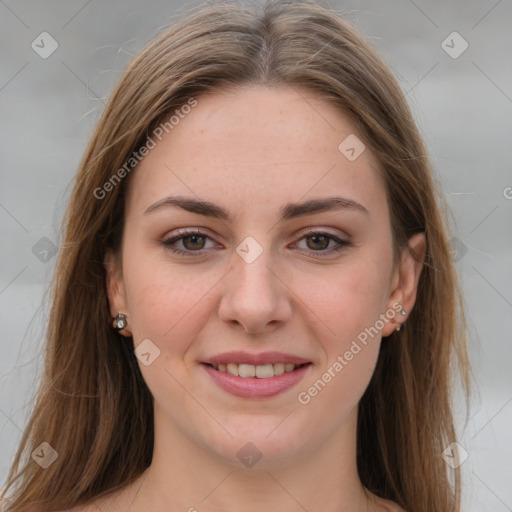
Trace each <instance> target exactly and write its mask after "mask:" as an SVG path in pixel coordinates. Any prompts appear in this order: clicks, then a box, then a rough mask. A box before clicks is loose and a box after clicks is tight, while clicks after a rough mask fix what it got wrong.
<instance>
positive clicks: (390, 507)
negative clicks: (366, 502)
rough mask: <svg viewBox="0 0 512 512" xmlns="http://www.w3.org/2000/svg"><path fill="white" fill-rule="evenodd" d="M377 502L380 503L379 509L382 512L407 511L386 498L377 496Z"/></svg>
mask: <svg viewBox="0 0 512 512" xmlns="http://www.w3.org/2000/svg"><path fill="white" fill-rule="evenodd" d="M375 498H376V499H375V502H376V503H377V504H378V505H379V511H381V512H406V511H405V510H404V509H403V508H402V507H400V506H399V505H398V504H397V503H395V502H394V501H390V500H386V499H384V498H379V497H377V496H375Z"/></svg>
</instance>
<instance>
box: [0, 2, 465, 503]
mask: <svg viewBox="0 0 512 512" xmlns="http://www.w3.org/2000/svg"><path fill="white" fill-rule="evenodd" d="M246 83H252V84H261V85H268V86H272V85H283V84H284V85H288V86H290V87H297V88H298V89H299V88H300V89H302V90H303V89H307V90H309V91H312V92H315V93H317V94H318V95H320V96H321V97H323V98H325V99H326V100H328V101H330V102H332V103H333V105H336V107H337V108H339V109H341V110H342V111H343V112H345V114H347V115H349V116H350V117H351V119H352V120H353V122H354V123H356V124H357V127H358V130H359V131H360V133H361V134H362V135H363V136H364V139H365V143H366V144H367V145H368V146H369V147H370V148H371V150H372V151H373V152H374V154H375V155H376V156H377V159H378V160H379V162H380V164H381V172H382V177H383V180H384V183H385V187H386V194H387V198H388V201H389V206H390V211H391V223H392V226H393V239H394V244H395V250H396V251H397V253H400V251H402V250H407V241H408V239H409V238H410V237H411V236H412V235H413V234H415V233H417V232H424V233H425V234H426V238H427V253H426V259H425V264H424V268H423V271H422V274H421V278H420V282H419V289H418V295H417V302H416V305H415V307H414V309H413V311H412V312H411V314H410V317H409V319H408V321H407V323H406V325H405V326H404V328H403V329H402V330H401V331H400V332H399V333H395V334H393V335H392V340H390V342H389V343H384V344H383V346H382V349H381V353H380V356H379V360H378V363H377V368H376V370H375V373H374V376H373V378H372V380H371V382H370V385H369V387H368V388H367V390H366V392H365V394H364V396H363V398H362V400H361V401H360V405H359V423H358V432H357V463H358V471H359V475H360V478H361V481H362V483H363V484H364V485H365V486H366V487H367V488H368V489H369V490H370V491H372V492H373V493H375V494H377V495H379V496H381V497H384V498H387V499H390V500H393V501H395V502H397V503H398V504H399V505H400V506H402V507H403V508H404V509H405V510H407V511H408V512H434V511H437V512H450V511H453V512H455V511H458V510H459V509H460V482H459V472H458V470H451V469H450V468H448V467H447V465H446V464H445V463H444V461H443V459H442V457H441V453H442V452H443V450H444V449H445V448H446V447H447V445H449V444H450V443H451V442H453V441H454V440H455V433H454V426H453V419H452V413H451V408H450V392H451V382H452V378H451V377H452V372H453V371H455V369H457V368H458V370H460V371H461V374H462V377H463V379H462V381H463V384H464V385H465V389H466V390H467V383H468V362H467V357H466V349H465V338H464V333H465V331H464V318H463V314H462V306H461V300H460V292H459V287H458V284H457V280H456V275H455V271H454V266H453V263H452V261H451V257H450V249H449V243H448V239H447V230H446V220H445V219H444V214H443V213H442V212H443V208H444V207H443V206H442V203H440V202H439V194H438V192H437V188H436V186H435V183H434V182H433V179H432V174H431V169H430V164H429V160H428V158H427V156H426V155H427V153H426V149H425V147H424V145H423V142H422V140H421V137H420V135H419V133H418V130H417V128H416V126H415V123H414V120H413V118H412V116H411V113H410V111H409V108H408V106H407V103H406V101H405V98H404V95H403V93H402V91H401V90H400V88H399V86H398V85H397V83H396V81H395V80H394V78H393V77H392V75H391V74H390V72H389V71H388V69H387V68H386V66H385V65H384V64H383V63H382V62H381V60H380V59H379V57H378V56H377V55H376V53H375V51H374V50H373V49H372V48H371V47H370V46H369V45H368V44H367V43H366V42H365V40H364V39H363V38H362V37H361V36H360V35H359V34H358V32H357V31H356V30H355V29H354V28H353V27H352V26H351V25H350V24H349V23H348V22H347V21H345V20H344V19H342V17H340V16H339V14H336V13H334V12H331V11H330V10H329V9H327V8H324V7H321V6H319V5H317V4H315V3H309V2H289V3H287V2H271V3H267V4H266V5H264V6H262V7H248V6H243V5H240V4H237V3H220V4H217V5H214V6H205V7H201V8H199V9H196V10H194V11H192V12H191V13H189V14H188V15H187V16H186V17H185V18H184V19H183V20H182V21H181V22H180V23H178V24H177V25H175V26H173V27H172V28H170V29H167V30H166V31H164V32H163V33H162V34H160V35H159V36H158V37H156V39H155V40H154V41H153V42H152V43H150V44H149V45H148V46H147V47H146V48H145V49H144V51H142V52H141V53H140V54H139V55H138V56H137V57H136V58H135V60H134V61H133V62H132V64H131V65H130V66H129V67H128V69H127V70H126V71H125V73H124V75H123V76H122V78H121V80H120V82H119V83H118V85H117V87H116V88H115V90H114V92H113V94H112V95H111V97H110V99H109V101H108V104H107V106H106V108H105V111H104V112H103V115H102V118H101V119H100V121H99V123H98V125H97V127H96V129H95V131H94V133H93V135H92V138H91V141H90V143H89V145H88V147H87V150H86V152H85V155H84V157H83V160H82V163H81V165H80V168H79V170H78V172H77V175H76V181H75V184H74V189H73V193H72V197H71V200H70V203H69V207H68V210H67V213H66V216H65V219H64V220H65V223H64V226H65V231H64V237H63V242H62V245H61V247H60V254H59V258H58V262H57V266H56V272H55V275H54V281H53V287H52V290H53V292H52V296H51V301H52V307H51V314H50V319H49V327H48V332H47V340H46V346H45V366H44V375H43V377H42V381H41V384H40V388H39V391H38V394H37V399H36V403H35V407H34V409H33V413H32V416H31V418H30V421H29V422H28V425H27V427H26V430H25V433H24V436H23V438H22V440H21V443H20V446H19V449H18V452H17V454H16V456H15V459H14V462H13V465H12V468H11V471H10V473H9V477H8V481H7V486H6V488H5V492H6V494H5V497H6V498H8V506H7V510H8V511H11V512H18V511H26V510H36V509H37V510H61V509H69V508H72V507H73V506H75V505H77V504H82V503H86V502H88V501H91V500H92V499H93V498H95V497H97V496H98V495H100V494H102V493H106V492H108V491H110V490H113V489H117V488H120V487H122V486H124V485H127V484H128V483H130V482H132V481H133V480H134V479H135V478H137V477H138V476H140V475H141V473H142V472H143V471H144V470H145V469H146V468H147V467H148V466H149V464H150V463H151V458H152V451H153V403H152V396H151V394H150V392H149V390H148V388H147V386H146V384H145V382H144V380H143V378H142V375H141V373H140V370H139V367H138V365H137V362H136V358H135V356H134V354H133V344H129V343H126V342H122V341H121V340H120V339H119V336H120V335H119V334H118V333H116V332H114V331H113V330H112V328H111V319H110V315H109V306H108V300H107V295H106V288H105V268H104V258H105V253H106V251H107V249H108V248H113V249H117V248H118V246H119V242H120V237H121V231H122V224H123V216H124V197H125V195H126V187H127V186H128V183H129V182H130V172H129V171H130V170H131V169H130V170H128V171H127V167H126V162H127V161H129V159H130V157H131V156H133V153H134V152H137V150H138V149H139V148H140V147H141V146H143V145H144V144H145V143H146V142H147V140H148V139H147V138H148V135H149V134H151V133H152V130H154V128H155V127H156V126H157V125H158V123H159V122H161V120H162V119H164V118H167V117H168V116H169V115H171V114H172V113H173V112H174V111H175V110H176V109H179V108H181V107H183V105H185V104H186V103H187V102H190V100H191V98H193V99H194V100H196V101H200V95H201V94H202V93H204V92H207V91H213V90H215V89H222V88H223V87H230V86H237V85H241V84H246ZM123 166H124V169H125V171H127V172H125V173H124V174H126V177H124V178H123V179H120V180H117V181H115V183H113V182H112V181H110V183H111V184H112V183H113V184H112V186H111V187H107V188H108V190H107V189H106V188H105V187H104V184H105V183H106V182H108V181H109V180H112V176H113V175H114V174H115V173H116V171H117V170H118V169H121V168H123ZM131 172H136V170H133V171H131ZM121 174H122V173H121ZM124 174H123V176H124ZM119 176H120V175H119V174H118V177H119ZM98 190H102V192H101V193H100V192H98ZM100 196H101V197H100ZM457 361H458V365H457V366H454V364H453V363H454V362H457ZM42 442H47V443H49V444H50V445H51V446H52V447H53V448H54V449H55V450H56V451H57V453H58V458H57V460H56V461H55V462H54V463H53V464H51V465H50V466H49V467H48V468H47V469H42V468H41V467H40V466H39V465H38V464H36V463H35V462H34V461H33V460H31V458H30V454H31V452H32V451H33V450H34V449H35V448H36V447H37V446H39V445H40V444H41V443H42ZM450 473H452V474H450ZM7 491H11V495H10V496H7ZM35 507H37V508H35Z"/></svg>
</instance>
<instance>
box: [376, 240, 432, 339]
mask: <svg viewBox="0 0 512 512" xmlns="http://www.w3.org/2000/svg"><path fill="white" fill-rule="evenodd" d="M426 250H427V242H426V238H425V233H416V234H415V235H413V236H412V237H411V238H410V239H409V243H408V247H407V248H405V249H404V250H403V252H402V255H401V258H400V264H399V266H398V267H397V268H396V269H395V272H394V275H393V280H392V286H391V292H390V296H389V301H388V302H389V304H388V307H390V308H393V304H397V303H398V304H399V305H400V308H401V310H402V311H405V314H402V313H401V312H400V314H398V315H397V316H396V318H395V321H394V322H393V323H391V322H390V323H389V324H387V325H386V327H385V328H384V329H383V331H382V335H383V336H389V335H390V334H392V333H393V331H394V330H397V327H399V325H401V324H402V323H404V322H405V321H406V319H407V315H408V314H409V313H410V312H411V310H412V309H413V307H414V303H415V302H416V295H417V292H418V283H419V280H420V276H421V271H422V270H423V264H424V261H425V255H426Z"/></svg>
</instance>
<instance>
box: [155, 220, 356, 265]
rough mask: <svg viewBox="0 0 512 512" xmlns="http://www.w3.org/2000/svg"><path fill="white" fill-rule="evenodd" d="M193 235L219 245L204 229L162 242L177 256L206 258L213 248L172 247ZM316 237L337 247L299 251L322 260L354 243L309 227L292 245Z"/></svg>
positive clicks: (187, 230) (186, 231)
mask: <svg viewBox="0 0 512 512" xmlns="http://www.w3.org/2000/svg"><path fill="white" fill-rule="evenodd" d="M193 235H198V236H200V237H203V238H205V239H209V240H211V241H212V242H214V243H215V244H218V242H217V241H216V240H214V239H213V238H212V237H211V236H210V235H209V234H208V233H207V230H205V229H204V228H179V229H177V230H175V233H174V234H172V235H170V236H165V237H163V239H162V240H161V243H162V244H163V245H164V246H169V250H170V251H171V252H173V253H175V254H182V255H189V256H196V257H199V256H204V255H205V254H207V253H208V252H210V249H211V248H207V249H199V250H197V251H193V250H183V249H178V248H176V247H174V248H172V247H171V246H172V245H173V244H175V243H177V242H179V241H180V240H183V239H184V238H187V237H188V236H193ZM315 235H317V236H325V237H327V238H330V239H331V240H332V241H334V242H335V243H336V244H337V246H335V247H331V248H330V249H327V250H320V251H315V250H312V249H309V250H308V249H299V250H300V251H302V252H308V253H309V254H310V255H313V254H314V255H315V257H317V258H322V257H328V256H330V255H332V254H333V253H337V252H340V251H342V250H343V249H345V248H346V247H348V246H350V245H352V242H350V240H347V239H344V238H343V237H340V236H338V235H335V234H333V233H331V232H329V231H328V230H327V229H325V228H313V227H309V228H306V229H304V230H302V231H299V233H298V234H297V235H296V237H295V238H296V241H295V242H293V243H292V244H291V245H294V244H297V243H298V242H300V241H301V240H302V239H304V238H307V237H308V236H315ZM218 245H220V244H218ZM217 249H218V247H217Z"/></svg>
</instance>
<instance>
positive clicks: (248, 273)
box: [107, 86, 419, 465]
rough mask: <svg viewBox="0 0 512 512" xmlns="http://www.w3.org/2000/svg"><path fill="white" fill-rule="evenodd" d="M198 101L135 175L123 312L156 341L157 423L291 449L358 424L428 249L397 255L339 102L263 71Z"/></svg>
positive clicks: (229, 452)
mask: <svg viewBox="0 0 512 512" xmlns="http://www.w3.org/2000/svg"><path fill="white" fill-rule="evenodd" d="M196 100H197V105H196V106H195V107H194V108H193V109H191V111H190V112H189V113H188V114H187V115H186V116H183V118H182V119H180V121H179V123H177V124H175V125H174V126H173V129H172V130H171V131H169V134H166V135H165V136H164V137H162V140H161V141H159V142H158V143H157V144H156V147H154V148H153V149H151V151H150V152H149V154H148V155H147V156H146V157H145V158H144V159H143V161H142V162H141V164H140V165H139V166H138V168H137V169H136V170H135V171H133V172H134V174H133V175H132V176H131V177H130V179H131V183H130V187H129V192H128V196H127V199H126V213H125V214H126V217H125V227H124V232H123V241H122V247H121V249H120V253H119V254H117V255H113V254H110V255H109V258H108V263H107V270H108V280H107V287H108V292H109V300H110V305H111V312H112V314H113V315H115V314H117V313H118V312H123V313H125V314H127V317H128V328H129V330H130V331H131V333H132V334H133V340H134V345H135V347H139V349H138V350H139V353H143V354H145V355H144V356H143V357H141V358H140V360H139V365H140V368H141V371H142V374H143V376H144V378H145V380H146V382H147V384H148V386H149V389H150V390H151V392H152V394H153V396H154V399H155V422H156V429H157V432H159V431H164V430H165V431H166V432H168V433H172V435H173V436H175V437H179V438H180V439H182V440H183V442H184V443H190V444H191V446H195V447H199V448H204V449H205V450H207V451H208V452H209V453H210V454H213V455H215V456H218V457H220V458H222V459H225V460H228V461H230V462H233V463H235V464H239V457H238V456H237V453H238V452H239V450H240V449H241V448H242V447H243V446H244V445H245V444H246V443H248V442H251V443H252V444H253V445H254V446H256V447H257V449H258V450H259V452H261V453H262V454H263V459H262V463H266V464H268V465H272V464H277V463H282V462H283V461H292V460H293V459H294V457H303V456H305V455H307V454H308V453H314V451H315V450H317V449H318V447H319V446H321V445H323V444H324V443H325V441H326V440H329V439H331V440H335V439H337V438H338V437H340V436H344V435H346V432H347V431H348V430H349V429H350V428H352V427H353V426H354V425H355V419H356V417H357V416H356V415H357V404H358V401H359V400H360V398H361V396H362V394H363V392H364V390H365V389H366V387H367V385H368V383H369V381H370V378H371V376H372V373H373V370H374V367H375V364H376V360H377V356H378V352H379V347H380V343H381V338H382V336H387V335H389V334H391V333H392V332H393V331H394V329H395V327H396V323H395V322H398V323H401V322H403V321H405V316H402V315H401V313H400V310H401V309H402V308H404V309H406V310H407V311H410V308H411V307H412V305H413V302H414V297H415V293H416V292H415V290H416V285H417V280H418V276H419V270H418V266H417V264H415V263H413V262H412V260H411V259H410V258H409V259H408V257H407V255H406V256H404V257H403V258H402V265H399V266H395V265H394V259H393V244H392V235H391V226H390V220H389V210H388V205H387V202H386V194H385V189H384V184H383V181H382V178H381V177H380V175H379V172H378V163H377V161H376V160H375V158H374V156H373V155H372V153H371V151H370V150H369V149H368V148H367V147H366V149H364V150H363V151H362V152H361V149H362V148H363V146H361V140H362V137H361V136H360V135H359V134H358V133H357V131H356V129H355V127H354V125H353V124H352V123H351V122H350V120H349V119H348V118H347V117H346V116H345V115H343V114H342V113H341V112H339V111H338V110H337V109H335V108H334V107H333V106H332V105H331V104H328V103H326V102H325V101H323V100H321V99H319V98H318V97H316V96H315V95H314V94H312V93H310V92H308V91H305V90H300V91H299V90H297V89H291V88H286V87H280V88H266V87H256V86H254V87H243V88H239V89H236V90H233V91H225V92H222V93H215V94H208V95H206V94H205V95H202V96H199V97H197V98H196ZM347 137H350V138H349V139H348V140H347V141H346V142H344V143H343V144H341V146H340V143H342V142H343V141H344V140H345V139H346V138H347ZM355 137H358V139H356V138H355ZM339 146H340V148H339ZM350 148H353V150H351V149H350ZM359 153H360V154H359ZM358 154H359V156H357V155H358ZM354 157H356V158H354ZM384 342H392V341H389V340H384ZM148 354H149V355H148ZM228 365H229V366H228ZM283 372H284V373H283ZM297 439H300V440H301V443H300V444H299V443H297ZM246 450H249V451H250V450H254V448H246Z"/></svg>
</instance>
